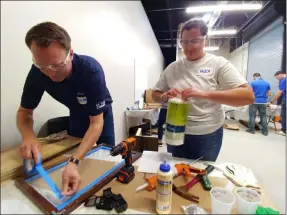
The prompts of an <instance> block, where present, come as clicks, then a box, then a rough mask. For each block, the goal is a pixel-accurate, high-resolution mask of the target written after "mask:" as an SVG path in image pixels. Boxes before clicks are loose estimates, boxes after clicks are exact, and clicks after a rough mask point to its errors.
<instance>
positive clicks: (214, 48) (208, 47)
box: [203, 46, 219, 51]
mask: <svg viewBox="0 0 287 215" xmlns="http://www.w3.org/2000/svg"><path fill="white" fill-rule="evenodd" d="M218 49H219V47H218V46H207V47H204V48H203V50H204V51H217V50H218Z"/></svg>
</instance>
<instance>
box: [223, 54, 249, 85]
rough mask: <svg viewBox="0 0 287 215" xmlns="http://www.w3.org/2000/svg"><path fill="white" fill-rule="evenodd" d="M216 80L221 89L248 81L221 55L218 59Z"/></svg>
mask: <svg viewBox="0 0 287 215" xmlns="http://www.w3.org/2000/svg"><path fill="white" fill-rule="evenodd" d="M217 81H218V84H219V86H220V88H221V89H222V90H229V89H234V88H237V87H239V86H241V85H243V84H247V83H248V82H247V81H246V80H245V78H244V77H243V76H242V75H241V74H240V73H239V71H238V70H237V69H236V68H235V67H234V66H233V65H232V63H231V62H229V61H228V60H226V59H224V58H223V57H220V58H219V61H218V76H217Z"/></svg>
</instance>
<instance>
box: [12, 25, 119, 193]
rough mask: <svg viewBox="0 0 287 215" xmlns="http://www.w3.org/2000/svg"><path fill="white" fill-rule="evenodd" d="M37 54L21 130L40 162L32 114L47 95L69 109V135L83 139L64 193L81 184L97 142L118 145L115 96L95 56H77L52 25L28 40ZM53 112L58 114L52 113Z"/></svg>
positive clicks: (27, 154)
mask: <svg viewBox="0 0 287 215" xmlns="http://www.w3.org/2000/svg"><path fill="white" fill-rule="evenodd" d="M25 42H26V45H27V46H28V48H29V49H30V51H31V53H32V55H33V58H32V60H33V65H32V67H31V69H30V72H29V74H28V76H27V78H26V82H25V85H24V89H23V94H22V99H21V105H20V108H19V110H18V112H17V127H18V129H19V131H20V133H21V135H22V144H21V147H20V151H21V155H22V157H23V158H27V159H32V158H34V159H35V160H36V161H37V160H38V159H39V157H38V155H39V153H40V142H39V141H38V139H37V138H36V135H35V134H34V132H33V118H32V117H33V111H34V109H35V108H36V107H37V106H38V104H39V102H40V101H41V98H42V95H43V93H44V92H47V93H48V94H50V95H51V96H52V97H53V98H54V99H55V100H57V101H58V102H60V103H62V104H63V105H65V106H66V107H67V108H69V110H70V125H69V128H68V133H69V134H70V135H72V136H77V137H81V138H83V140H82V142H81V144H80V146H79V147H78V149H77V150H76V152H75V153H74V155H73V156H72V157H71V158H70V159H69V162H68V165H66V167H65V169H64V171H63V174H62V176H63V187H62V192H63V195H66V196H69V195H72V194H74V193H75V192H76V191H77V189H78V188H79V185H80V175H79V173H78V170H77V165H78V164H79V163H80V160H81V159H83V158H84V156H85V154H86V153H87V152H88V151H89V150H90V149H91V148H92V147H93V145H94V144H95V143H106V144H111V145H114V144H115V140H114V124H113V113H112V106H111V103H112V98H111V96H110V93H109V90H108V89H107V87H106V82H105V75H104V72H103V69H102V67H101V65H100V64H99V63H98V62H97V61H96V60H95V59H93V58H92V57H89V56H83V55H77V54H75V53H73V50H72V48H71V38H70V36H69V34H68V33H67V31H66V30H65V29H63V28H62V27H60V26H58V25H57V24H55V23H52V22H43V23H40V24H38V25H36V26H34V27H32V28H31V29H30V30H29V31H28V33H27V34H26V38H25ZM51 111H53V110H51Z"/></svg>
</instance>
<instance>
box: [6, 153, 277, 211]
mask: <svg viewBox="0 0 287 215" xmlns="http://www.w3.org/2000/svg"><path fill="white" fill-rule="evenodd" d="M70 153H71V152H70ZM70 153H68V154H65V156H70ZM97 159H100V160H107V158H105V157H97ZM112 161H115V162H120V161H122V159H121V157H120V156H116V157H113V158H112ZM139 162H140V159H139V160H138V161H136V162H135V163H134V165H135V166H137V165H138V164H139ZM174 162H176V163H188V162H190V160H186V159H181V158H173V163H174ZM195 166H196V167H199V168H204V165H203V163H202V162H201V161H199V162H198V163H197V164H196V165H195ZM209 176H215V177H224V176H223V175H222V173H221V172H220V171H218V170H214V171H213V172H212V173H211V174H210V175H209ZM125 186H127V187H128V186H129V185H125ZM226 188H228V189H233V188H234V185H233V184H232V182H230V181H229V183H228V184H227V185H226ZM112 189H113V187H112ZM264 198H265V199H264V202H268V204H267V206H268V207H272V208H274V209H276V207H275V206H274V204H273V203H272V202H271V201H270V200H269V199H268V198H267V197H266V195H265V196H264ZM190 204H192V202H190ZM185 206H187V205H185ZM178 207H180V205H179V206H178ZM1 213H2V214H8V213H9V214H10V213H15V214H23V213H27V214H42V211H41V210H40V209H39V208H38V207H37V206H36V205H35V204H34V203H33V202H32V201H30V199H29V198H27V196H26V195H24V194H23V193H22V191H21V190H19V189H18V188H17V187H16V186H15V185H14V181H13V180H9V181H4V182H3V183H1ZM112 213H115V211H103V210H97V209H96V208H95V207H90V208H86V207H84V206H83V204H82V205H81V206H80V207H78V208H77V209H76V210H74V211H73V212H72V214H112ZM124 213H126V214H146V212H141V211H136V210H132V209H128V210H127V211H125V212H124Z"/></svg>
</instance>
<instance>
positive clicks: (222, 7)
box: [186, 4, 262, 13]
mask: <svg viewBox="0 0 287 215" xmlns="http://www.w3.org/2000/svg"><path fill="white" fill-rule="evenodd" d="M260 8H262V4H228V5H210V6H198V7H188V8H186V12H187V13H206V12H216V11H242V10H244V11H245V10H258V9H260Z"/></svg>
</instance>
